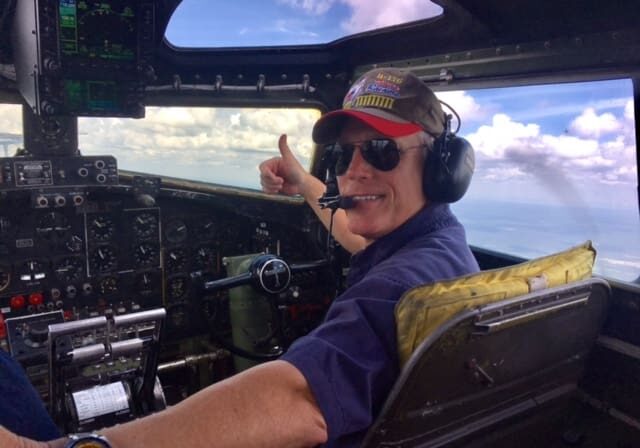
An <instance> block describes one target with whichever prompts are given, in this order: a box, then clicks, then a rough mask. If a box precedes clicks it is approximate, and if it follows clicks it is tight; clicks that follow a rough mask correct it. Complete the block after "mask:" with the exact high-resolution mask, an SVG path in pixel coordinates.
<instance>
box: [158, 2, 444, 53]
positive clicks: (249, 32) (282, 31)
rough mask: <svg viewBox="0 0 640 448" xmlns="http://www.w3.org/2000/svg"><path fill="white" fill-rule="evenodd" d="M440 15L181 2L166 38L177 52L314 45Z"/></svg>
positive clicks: (331, 5) (413, 6) (363, 5)
mask: <svg viewBox="0 0 640 448" xmlns="http://www.w3.org/2000/svg"><path fill="white" fill-rule="evenodd" d="M441 13H442V8H441V7H440V6H438V5H436V4H434V3H432V2H431V1H430V0H409V1H402V2H393V1H388V0H385V1H380V0H367V1H361V0H235V1H227V2H214V1H211V0H185V1H183V2H182V3H181V4H180V6H178V9H177V10H176V11H175V12H174V14H173V17H172V18H171V21H170V22H169V26H168V27H167V31H166V37H167V40H168V41H169V42H171V43H172V44H173V45H177V46H181V47H245V46H263V45H305V44H318V43H326V42H331V41H333V40H336V39H338V38H341V37H344V36H349V35H352V34H356V33H360V32H363V31H369V30H373V29H377V28H381V27H386V26H391V25H399V24H402V23H407V22H413V21H415V20H421V19H426V18H428V17H434V16H437V15H440V14H441Z"/></svg>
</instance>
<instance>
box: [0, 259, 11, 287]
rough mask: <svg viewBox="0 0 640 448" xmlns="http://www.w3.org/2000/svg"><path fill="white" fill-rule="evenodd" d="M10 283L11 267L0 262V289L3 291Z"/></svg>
mask: <svg viewBox="0 0 640 448" xmlns="http://www.w3.org/2000/svg"><path fill="white" fill-rule="evenodd" d="M10 284H11V268H10V267H9V266H5V265H1V264H0V291H4V290H5V289H7V288H8V287H9V285H10Z"/></svg>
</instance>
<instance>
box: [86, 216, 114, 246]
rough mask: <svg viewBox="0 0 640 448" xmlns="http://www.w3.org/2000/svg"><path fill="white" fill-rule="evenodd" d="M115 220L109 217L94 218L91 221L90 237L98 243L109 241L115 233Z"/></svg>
mask: <svg viewBox="0 0 640 448" xmlns="http://www.w3.org/2000/svg"><path fill="white" fill-rule="evenodd" d="M114 230H115V229H114V225H113V220H112V219H111V218H110V217H109V216H105V215H100V216H94V217H93V218H91V220H90V221H89V235H90V236H91V238H93V239H94V240H97V241H108V240H110V239H111V237H112V236H113V233H114Z"/></svg>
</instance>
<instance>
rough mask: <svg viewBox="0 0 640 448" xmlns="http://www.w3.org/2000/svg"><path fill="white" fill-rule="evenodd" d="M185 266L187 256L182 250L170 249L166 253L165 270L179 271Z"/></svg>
mask: <svg viewBox="0 0 640 448" xmlns="http://www.w3.org/2000/svg"><path fill="white" fill-rule="evenodd" d="M186 264H187V254H186V253H185V251H184V249H171V250H170V251H169V252H167V269H169V270H170V271H173V272H175V271H181V270H183V269H184V267H185V265H186Z"/></svg>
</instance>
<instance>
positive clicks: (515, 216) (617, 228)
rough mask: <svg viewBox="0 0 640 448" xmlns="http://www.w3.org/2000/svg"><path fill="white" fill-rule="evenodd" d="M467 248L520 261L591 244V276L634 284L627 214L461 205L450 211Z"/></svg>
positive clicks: (637, 265)
mask: <svg viewBox="0 0 640 448" xmlns="http://www.w3.org/2000/svg"><path fill="white" fill-rule="evenodd" d="M452 208H453V210H454V212H455V213H456V215H457V216H458V218H459V219H460V221H461V222H462V223H463V224H464V226H465V228H466V231H467V239H468V241H469V244H470V245H472V246H477V247H480V248H485V249H490V250H494V251H498V252H504V253H508V254H510V255H515V256H519V257H524V258H535V257H540V256H543V255H549V254H551V253H553V252H558V251H561V250H564V249H567V248H569V247H572V246H576V245H578V244H581V243H583V242H584V241H586V240H591V241H592V242H593V245H594V247H595V248H596V251H597V257H596V264H595V267H594V273H596V274H600V275H603V276H606V277H610V278H614V279H617V280H624V281H634V280H636V279H640V219H639V215H638V210H637V208H636V207H633V206H632V207H629V209H625V210H618V209H603V208H580V207H565V206H554V205H540V204H525V203H515V202H497V201H475V200H474V201H469V200H462V201H461V202H460V203H456V204H454V205H453V206H452Z"/></svg>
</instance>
